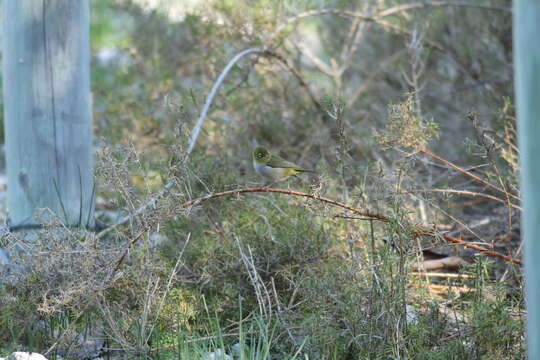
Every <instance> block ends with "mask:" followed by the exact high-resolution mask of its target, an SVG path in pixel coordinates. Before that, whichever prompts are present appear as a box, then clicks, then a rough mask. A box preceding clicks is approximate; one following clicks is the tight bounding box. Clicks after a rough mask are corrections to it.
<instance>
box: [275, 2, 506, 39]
mask: <svg viewBox="0 0 540 360" xmlns="http://www.w3.org/2000/svg"><path fill="white" fill-rule="evenodd" d="M429 6H437V7H450V6H456V7H472V8H478V9H484V10H496V11H505V12H509V13H511V12H512V9H509V8H505V7H498V6H491V5H483V4H472V3H466V2H451V1H419V2H415V3H411V4H404V5H397V6H394V7H391V8H389V9H386V10H384V11H381V12H379V13H377V14H373V15H368V14H364V13H360V12H357V11H349V10H341V9H316V10H308V11H305V12H303V13H300V14H296V15H294V16H292V17H290V18H288V19H287V20H286V21H285V22H284V23H283V24H281V25H279V26H278V27H277V29H276V30H275V31H274V33H273V34H272V35H270V39H269V40H270V42H272V41H274V40H275V39H276V38H277V37H278V36H279V34H280V33H281V32H283V31H284V30H285V29H286V28H287V26H289V25H291V24H293V23H295V22H297V21H298V20H301V19H304V18H307V17H311V16H317V15H325V14H334V15H339V16H343V17H352V18H357V19H360V20H364V21H370V22H374V23H379V24H381V25H384V26H386V25H388V23H386V22H381V21H380V20H381V19H382V18H384V17H388V16H390V15H394V14H396V13H399V12H404V11H409V10H413V9H418V8H423V7H429Z"/></svg>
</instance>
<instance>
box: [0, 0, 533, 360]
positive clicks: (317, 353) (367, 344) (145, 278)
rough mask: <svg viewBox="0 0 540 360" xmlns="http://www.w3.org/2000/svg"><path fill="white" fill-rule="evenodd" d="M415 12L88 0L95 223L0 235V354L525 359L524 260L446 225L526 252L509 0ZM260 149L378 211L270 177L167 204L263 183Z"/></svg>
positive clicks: (393, 6) (307, 181)
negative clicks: (270, 187) (254, 154)
mask: <svg viewBox="0 0 540 360" xmlns="http://www.w3.org/2000/svg"><path fill="white" fill-rule="evenodd" d="M415 4H416V6H415ZM419 5H422V4H420V3H417V2H414V1H398V0H364V1H357V2H352V1H337V0H336V1H317V0H312V1H286V0H284V1H271V0H253V1H244V0H241V1H233V0H215V1H207V2H201V3H200V4H198V3H197V2H184V1H172V0H170V1H157V2H152V1H142V0H141V1H135V0H133V1H127V0H93V1H92V2H91V9H92V25H91V36H92V37H91V43H92V92H93V102H94V130H95V143H96V164H95V176H96V181H97V184H98V189H97V194H98V196H97V203H96V209H97V211H96V213H97V214H98V215H99V218H98V220H99V223H100V224H101V229H98V232H97V234H96V233H93V232H87V231H85V230H75V229H62V230H58V224H57V223H52V224H50V226H49V227H48V228H47V229H46V231H44V232H41V233H40V235H39V236H38V237H37V239H33V240H32V243H31V247H32V252H26V253H25V252H18V251H17V249H19V248H20V247H27V246H28V247H30V244H29V243H28V242H27V241H26V240H23V239H22V238H21V237H20V236H19V235H17V234H12V233H7V234H4V235H2V239H1V240H0V242H1V243H0V245H1V246H2V247H5V248H8V249H10V250H11V251H12V252H13V253H14V254H15V255H14V256H18V258H17V259H18V260H17V264H18V266H21V268H24V269H25V271H14V272H11V273H10V274H11V275H10V277H9V278H8V277H6V281H5V282H3V283H2V285H0V286H1V287H2V288H1V291H0V306H1V308H2V311H0V344H2V346H1V347H0V351H1V352H0V355H1V354H2V353H4V352H5V353H8V352H9V351H12V350H15V349H30V350H34V351H39V352H42V353H46V354H47V355H48V356H49V357H53V358H54V357H56V356H61V357H63V358H93V357H96V356H99V355H101V356H109V357H120V356H127V357H128V358H156V359H161V358H163V359H169V358H188V359H197V358H201V359H211V358H212V357H211V356H214V358H219V356H220V354H221V355H224V354H225V353H227V354H229V355H231V356H233V355H234V356H236V357H237V358H242V359H292V358H302V359H388V358H411V359H412V358H414V359H510V358H515V359H521V358H524V357H525V352H524V338H523V317H522V315H523V308H524V305H523V293H522V278H521V268H520V267H519V265H516V264H512V263H511V262H507V261H503V260H501V259H499V258H497V257H492V256H487V255H482V254H480V253H479V252H478V251H475V250H472V249H470V248H465V247H463V246H460V245H456V244H449V243H448V242H447V241H446V240H445V239H444V238H443V237H442V236H441V234H443V233H444V234H447V235H450V236H453V237H456V238H459V239H461V240H463V241H465V242H468V243H474V244H476V245H479V246H482V247H484V248H487V249H490V250H492V251H496V252H498V253H502V254H506V255H509V256H512V257H516V258H519V256H520V248H521V247H520V236H519V216H520V208H519V199H518V197H519V190H518V187H517V180H516V176H517V171H518V168H517V148H516V144H515V118H514V108H513V73H512V63H511V60H512V43H511V39H512V37H511V12H510V10H509V9H511V5H512V4H511V1H509V0H482V1H480V0H477V1H474V2H472V1H471V2H470V5H463V3H462V2H459V3H457V2H453V1H448V2H437V3H432V4H430V3H429V2H428V3H427V4H424V5H422V6H419ZM323 9H324V11H321V10H323ZM331 9H332V10H331ZM253 47H257V48H265V49H268V52H267V53H265V54H254V55H248V56H246V57H244V58H242V59H241V60H240V61H239V62H238V63H237V64H236V65H235V66H234V67H233V68H232V70H231V72H230V73H229V74H228V76H227V78H226V79H225V82H224V83H223V85H222V87H221V88H220V90H219V92H218V94H217V96H216V98H215V99H214V102H213V103H212V106H211V108H210V111H209V113H208V115H207V118H206V121H205V123H204V126H203V130H202V132H201V134H200V136H199V138H198V140H197V142H196V145H195V148H194V150H193V152H191V153H188V152H187V151H186V147H187V144H188V141H189V136H190V131H191V129H192V128H193V126H194V124H195V121H196V119H197V118H198V116H199V114H200V111H201V109H202V107H203V104H204V102H205V99H206V96H207V95H208V93H209V89H210V88H211V87H212V85H213V83H214V82H215V81H216V79H217V77H218V76H219V74H220V73H221V71H222V69H223V68H224V67H225V66H226V65H227V64H228V63H229V61H230V60H231V59H232V58H233V57H234V56H235V55H236V54H238V53H239V52H240V51H242V50H245V49H248V48H253ZM255 145H262V146H265V147H268V148H269V149H270V150H271V151H274V152H276V153H278V154H280V155H283V156H284V157H286V158H288V159H290V160H292V161H294V162H296V163H299V164H301V165H302V166H305V167H308V168H313V169H316V170H317V171H318V173H319V175H317V176H311V177H310V176H306V177H303V178H302V179H300V180H298V179H295V180H291V181H289V182H288V183H282V184H279V185H278V186H277V187H281V188H285V189H286V188H290V189H293V190H297V191H302V192H306V193H310V194H314V195H315V196H324V197H327V198H331V199H335V200H337V201H340V202H342V203H346V204H348V205H350V206H354V207H355V208H357V209H361V210H363V211H366V210H368V211H370V212H371V213H373V214H379V215H382V216H384V217H386V220H385V221H377V220H376V219H373V218H369V217H365V216H361V217H359V216H357V214H353V213H351V212H345V211H343V209H342V208H339V207H334V206H331V205H329V204H323V203H321V202H319V201H316V200H310V199H306V198H300V197H296V196H288V195H280V194H271V193H264V192H262V193H253V194H243V195H235V196H229V197H225V196H224V197H219V198H215V199H212V200H208V201H204V202H202V203H196V204H190V206H182V204H185V203H186V202H187V201H189V200H191V199H195V198H198V197H201V196H205V195H206V194H210V193H215V192H221V191H226V190H231V189H235V188H244V187H259V186H262V185H263V181H262V179H260V178H258V177H257V175H256V173H255V172H254V171H253V169H252V165H251V155H250V153H251V149H252V148H253V147H254V146H255ZM456 167H457V168H456ZM474 176H476V177H477V178H480V179H483V181H484V182H480V181H478V179H475V178H474ZM486 184H487V185H486ZM37 215H39V214H37ZM122 218H123V219H124V220H127V221H124V222H123V223H122V224H121V225H119V226H115V227H114V228H112V230H107V232H99V231H102V230H103V229H104V228H106V227H108V226H110V225H112V224H115V223H117V222H118V221H119V219H122ZM427 229H429V231H427ZM17 254H18V255H17ZM124 256H125V257H124ZM450 256H455V257H454V258H450ZM435 258H436V259H440V258H445V259H446V260H447V261H448V262H452V264H454V266H452V269H447V268H445V269H443V270H440V269H439V270H436V274H435V275H434V274H433V273H430V272H428V271H426V270H425V268H426V267H427V266H428V264H429V263H428V262H427V261H429V260H433V259H435ZM450 259H451V260H450ZM456 259H457V260H456ZM441 272H442V274H441ZM437 274H438V275H437ZM218 350H219V351H218Z"/></svg>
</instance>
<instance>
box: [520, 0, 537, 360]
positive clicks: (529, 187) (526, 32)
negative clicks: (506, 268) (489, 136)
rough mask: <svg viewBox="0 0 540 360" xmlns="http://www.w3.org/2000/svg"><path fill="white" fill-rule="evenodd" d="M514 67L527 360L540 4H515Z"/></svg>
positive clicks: (532, 296) (532, 349)
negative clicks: (519, 166) (521, 203)
mask: <svg viewBox="0 0 540 360" xmlns="http://www.w3.org/2000/svg"><path fill="white" fill-rule="evenodd" d="M514 66H515V88H516V99H517V101H516V105H517V115H518V133H519V136H518V140H519V150H520V165H521V198H522V201H523V217H522V232H521V233H522V234H523V241H524V242H525V246H524V260H525V297H526V305H527V350H528V354H529V359H540V1H538V0H518V1H514Z"/></svg>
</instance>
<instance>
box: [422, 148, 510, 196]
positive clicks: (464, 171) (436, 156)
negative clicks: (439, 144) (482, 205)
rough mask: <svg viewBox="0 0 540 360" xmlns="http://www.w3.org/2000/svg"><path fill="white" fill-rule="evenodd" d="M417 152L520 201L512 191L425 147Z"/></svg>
mask: <svg viewBox="0 0 540 360" xmlns="http://www.w3.org/2000/svg"><path fill="white" fill-rule="evenodd" d="M418 152H420V153H422V154H426V155H428V156H431V157H432V158H434V159H435V160H438V161H440V162H442V163H444V164H446V165H448V166H450V167H451V168H453V169H455V170H457V171H459V172H460V173H462V174H465V175H467V176H469V177H470V178H472V179H474V180H476V181H478V182H479V183H482V184H484V185H485V186H487V187H489V188H492V189H494V190H497V191H499V192H501V193H503V194H505V195H506V196H510V197H513V198H514V199H517V200H520V201H521V198H520V197H519V196H517V195H514V194H512V193H509V192H507V191H505V190H504V189H501V188H500V187H498V186H497V185H493V184H492V183H490V182H488V181H486V180H484V179H482V178H481V177H479V176H477V175H474V174H473V173H471V172H470V171H467V170H465V169H463V168H462V167H459V166H457V165H455V164H453V163H451V162H450V161H448V160H446V159H444V158H442V157H440V156H438V155H435V154H434V153H432V152H431V151H429V150H427V149H418Z"/></svg>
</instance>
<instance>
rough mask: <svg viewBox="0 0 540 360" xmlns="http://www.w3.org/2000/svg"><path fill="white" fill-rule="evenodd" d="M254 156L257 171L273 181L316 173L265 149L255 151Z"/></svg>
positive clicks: (258, 148)
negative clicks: (306, 173)
mask: <svg viewBox="0 0 540 360" xmlns="http://www.w3.org/2000/svg"><path fill="white" fill-rule="evenodd" d="M252 155H253V167H254V168H255V171H256V172H257V173H258V174H259V175H261V176H263V177H265V178H267V179H269V180H272V181H281V180H286V179H287V178H289V177H291V176H295V175H298V174H300V173H303V172H314V171H312V170H308V169H304V168H302V167H300V166H298V165H296V164H294V163H292V162H290V161H287V160H285V159H283V158H282V157H279V156H278V155H274V154H270V152H269V151H268V150H266V149H265V148H263V147H256V148H255V149H253V153H252Z"/></svg>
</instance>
